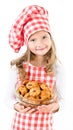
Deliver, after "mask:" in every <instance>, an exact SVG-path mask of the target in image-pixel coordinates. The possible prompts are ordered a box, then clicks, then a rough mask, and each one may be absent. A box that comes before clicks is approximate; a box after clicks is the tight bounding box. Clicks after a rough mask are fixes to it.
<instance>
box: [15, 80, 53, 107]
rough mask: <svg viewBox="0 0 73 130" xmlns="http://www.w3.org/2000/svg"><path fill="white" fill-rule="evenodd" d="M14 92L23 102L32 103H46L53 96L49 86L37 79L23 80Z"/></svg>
mask: <svg viewBox="0 0 73 130" xmlns="http://www.w3.org/2000/svg"><path fill="white" fill-rule="evenodd" d="M16 92H17V94H18V96H19V97H20V99H22V101H23V102H26V103H30V104H33V105H40V104H48V103H49V102H50V100H51V99H53V97H54V94H53V93H52V91H51V89H50V87H49V86H48V85H47V84H45V83H40V82H38V81H29V80H25V81H24V82H23V83H22V84H21V85H20V86H18V88H17V90H16Z"/></svg>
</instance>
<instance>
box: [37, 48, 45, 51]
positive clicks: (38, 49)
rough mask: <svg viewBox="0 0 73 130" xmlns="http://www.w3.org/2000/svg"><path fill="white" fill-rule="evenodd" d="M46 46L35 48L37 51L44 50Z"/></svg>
mask: <svg viewBox="0 0 73 130" xmlns="http://www.w3.org/2000/svg"><path fill="white" fill-rule="evenodd" d="M45 49H46V47H42V48H36V50H37V51H42V50H45Z"/></svg>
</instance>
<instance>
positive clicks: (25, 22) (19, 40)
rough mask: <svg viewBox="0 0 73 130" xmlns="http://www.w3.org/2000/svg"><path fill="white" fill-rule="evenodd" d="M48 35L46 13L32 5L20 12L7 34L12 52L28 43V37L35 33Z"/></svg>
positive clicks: (48, 27)
mask: <svg viewBox="0 0 73 130" xmlns="http://www.w3.org/2000/svg"><path fill="white" fill-rule="evenodd" d="M41 30H44V31H47V32H49V33H50V25H49V21H48V11H47V10H46V9H44V8H43V7H41V6H38V5H32V6H28V7H26V8H25V9H23V10H22V12H21V13H20V14H19V15H18V17H17V19H16V20H15V22H14V24H13V25H12V28H11V30H10V33H9V44H10V46H11V47H12V48H13V49H14V51H17V50H18V51H19V50H20V48H21V47H22V46H23V45H24V44H27V43H28V39H29V37H30V36H31V35H32V34H34V33H35V32H37V31H41Z"/></svg>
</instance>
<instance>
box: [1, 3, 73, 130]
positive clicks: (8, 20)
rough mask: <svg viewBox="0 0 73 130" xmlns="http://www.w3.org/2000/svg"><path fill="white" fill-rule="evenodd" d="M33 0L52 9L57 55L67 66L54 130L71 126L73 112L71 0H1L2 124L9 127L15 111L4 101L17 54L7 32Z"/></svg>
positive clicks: (4, 127) (68, 129) (50, 14)
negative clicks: (63, 101)
mask: <svg viewBox="0 0 73 130" xmlns="http://www.w3.org/2000/svg"><path fill="white" fill-rule="evenodd" d="M30 4H39V5H41V6H44V7H46V8H47V9H48V11H49V20H50V25H51V30H52V35H53V37H54V40H55V43H56V45H57V55H58V57H59V59H60V60H61V62H62V64H63V65H64V67H65V71H66V85H65V93H66V96H65V97H66V98H65V106H64V110H63V111H62V112H60V113H58V114H55V116H54V118H55V119H54V122H55V124H54V127H55V130H66V129H67V130H72V129H73V125H72V120H73V119H72V115H73V63H72V60H73V58H72V55H73V47H72V44H73V37H72V35H73V18H72V17H73V13H72V12H73V9H72V1H71V0H55V1H54V0H28V1H27V0H19V1H18V0H2V2H0V128H1V129H2V130H10V125H11V121H12V116H13V111H12V110H11V109H9V108H7V106H5V104H4V94H5V90H6V87H7V81H8V69H9V62H10V60H11V59H13V58H15V57H17V56H18V55H20V54H21V52H22V51H23V50H22V51H21V52H20V53H19V54H14V52H13V50H12V49H11V48H10V47H9V45H8V33H9V30H10V27H11V25H12V23H13V22H14V20H15V18H16V17H17V15H18V14H19V13H20V12H21V10H22V9H23V8H24V7H25V6H27V5H30Z"/></svg>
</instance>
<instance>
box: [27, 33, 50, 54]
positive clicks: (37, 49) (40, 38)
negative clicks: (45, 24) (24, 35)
mask: <svg viewBox="0 0 73 130" xmlns="http://www.w3.org/2000/svg"><path fill="white" fill-rule="evenodd" d="M28 48H29V49H30V51H31V52H32V53H34V54H35V55H37V56H43V55H45V54H46V53H47V52H48V51H49V50H50V48H51V39H50V35H49V33H48V32H45V31H39V32H36V33H34V34H33V35H31V36H30V38H29V41H28Z"/></svg>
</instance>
